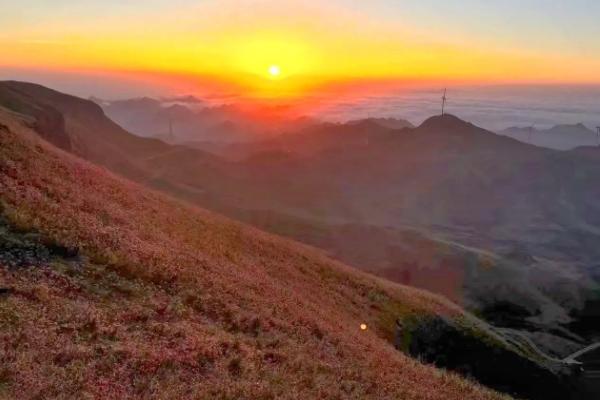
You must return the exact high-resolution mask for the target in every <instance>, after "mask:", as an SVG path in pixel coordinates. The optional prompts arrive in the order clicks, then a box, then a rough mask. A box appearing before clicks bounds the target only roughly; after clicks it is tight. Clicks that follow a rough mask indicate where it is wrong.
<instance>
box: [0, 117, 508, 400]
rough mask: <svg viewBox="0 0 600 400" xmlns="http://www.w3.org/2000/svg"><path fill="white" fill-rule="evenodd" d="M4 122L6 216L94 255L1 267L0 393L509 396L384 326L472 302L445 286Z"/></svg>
mask: <svg viewBox="0 0 600 400" xmlns="http://www.w3.org/2000/svg"><path fill="white" fill-rule="evenodd" d="M0 123H2V124H4V125H6V127H7V128H8V129H3V128H1V127H0V199H1V200H2V202H3V204H4V206H3V208H4V210H3V213H4V214H5V215H7V216H8V218H9V219H10V221H11V222H12V223H13V224H14V225H15V226H18V227H20V228H21V229H24V230H28V231H35V232H40V233H42V234H43V235H45V236H46V237H47V238H48V239H50V240H52V241H55V242H57V243H61V244H63V245H69V246H77V247H79V248H80V249H81V251H82V253H83V254H84V255H85V257H84V262H83V263H84V264H85V265H84V266H83V268H80V267H76V266H70V265H69V264H68V263H64V262H55V263H52V264H51V265H48V266H46V267H38V268H28V269H21V270H18V271H9V270H8V269H7V268H0V285H1V286H4V287H10V288H12V289H13V292H12V293H11V294H10V295H8V296H5V297H3V298H0V397H4V398H18V399H36V398H38V399H41V398H64V399H67V398H77V399H86V398H115V399H116V398H118V399H125V398H156V399H175V398H185V399H188V398H189V399H213V398H217V399H279V398H289V399H365V398H373V399H496V398H502V396H500V395H498V394H495V393H493V392H491V391H488V390H486V389H483V388H481V387H479V386H477V385H475V384H472V383H470V382H467V381H465V380H463V379H461V378H459V377H458V376H455V375H453V374H449V373H445V372H442V371H439V370H436V369H434V368H432V367H429V366H425V365H422V364H420V363H418V362H417V361H415V360H412V359H410V358H408V357H405V356H404V355H403V354H401V353H399V352H398V351H396V350H395V349H394V348H393V346H392V345H391V344H390V343H389V341H388V340H387V339H386V338H387V337H388V336H389V334H390V330H391V329H392V328H391V325H392V324H393V318H395V316H396V315H398V314H418V315H425V314H431V313H436V314H445V315H449V316H460V315H462V312H461V311H460V310H459V309H457V308H456V307H454V306H452V305H451V304H449V303H447V302H446V301H445V300H443V299H442V298H440V297H437V296H434V295H431V294H428V293H426V292H423V291H419V290H415V289H410V288H408V287H404V286H400V285H395V284H391V283H388V282H385V281H382V280H378V279H376V278H374V277H371V276H369V275H366V274H363V273H360V272H357V271H355V270H353V269H351V268H348V267H346V266H344V265H341V264H339V263H336V262H334V261H332V260H330V259H328V258H326V257H325V256H323V255H322V254H321V253H320V252H318V251H316V250H314V249H312V248H309V247H305V246H302V245H299V244H296V243H293V242H290V241H287V240H284V239H282V238H279V237H275V236H272V235H269V234H266V233H263V232H261V231H258V230H255V229H252V228H250V227H247V226H244V225H242V224H239V223H235V222H232V221H230V220H227V219H225V218H222V217H220V216H217V215H214V214H211V213H209V212H207V211H204V210H201V209H198V208H195V207H192V206H190V205H187V204H184V203H182V202H178V201H176V200H173V199H171V198H168V197H166V196H165V195H161V194H158V193H155V192H152V191H149V190H146V189H143V188H141V187H140V186H137V185H135V184H132V183H130V182H127V181H125V180H123V179H120V178H118V177H115V176H113V175H111V174H110V173H108V172H106V171H105V170H103V169H101V168H98V167H95V166H92V165H90V164H88V163H86V162H83V161H81V160H79V159H76V158H75V157H72V156H70V155H68V154H66V153H63V152H61V151H59V150H57V149H55V148H53V147H51V146H50V145H48V144H46V143H44V142H42V141H41V140H40V139H39V138H37V137H36V136H35V134H34V133H33V132H31V131H30V130H29V129H28V128H27V127H25V126H24V125H23V124H21V123H20V122H19V121H18V120H17V119H16V118H14V117H13V116H11V115H9V114H8V113H7V112H4V111H2V109H0ZM361 323H366V324H367V325H368V327H369V329H367V330H366V331H361V330H360V324H361Z"/></svg>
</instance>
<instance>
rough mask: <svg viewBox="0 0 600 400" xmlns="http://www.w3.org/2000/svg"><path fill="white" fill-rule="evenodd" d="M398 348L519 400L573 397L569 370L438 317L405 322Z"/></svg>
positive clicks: (398, 337) (561, 399) (398, 339)
mask: <svg viewBox="0 0 600 400" xmlns="http://www.w3.org/2000/svg"><path fill="white" fill-rule="evenodd" d="M401 329H402V332H400V333H397V335H396V337H397V339H396V340H397V343H396V347H397V348H399V349H401V350H403V351H405V352H407V353H408V354H410V355H411V356H413V357H415V358H419V359H421V360H423V361H424V362H427V363H432V364H435V365H436V366H437V367H440V368H446V369H448V370H452V371H455V372H457V373H459V374H461V375H464V376H467V377H470V378H473V379H474V380H477V381H478V382H480V383H481V384H483V385H486V386H488V387H491V388H493V389H496V390H498V391H500V392H504V393H508V394H511V395H513V396H516V397H519V398H527V399H540V400H542V399H543V400H550V399H557V400H563V399H568V398H569V396H570V393H573V384H572V383H571V382H572V375H573V373H574V372H573V371H571V368H570V367H568V366H566V365H562V364H560V363H554V364H553V363H551V362H550V361H548V360H535V359H534V358H533V357H531V356H530V355H526V354H522V353H520V352H519V351H517V350H516V349H513V348H511V346H509V345H507V344H506V343H503V342H502V340H500V339H499V340H498V342H497V343H494V341H493V340H491V339H490V338H489V337H485V338H484V337H483V335H481V336H482V337H477V332H476V331H474V330H471V331H469V330H465V329H464V328H462V327H459V326H458V325H457V324H456V322H453V321H449V320H446V319H443V318H440V317H436V318H430V319H427V320H421V321H418V322H414V321H413V322H412V323H409V324H407V323H404V324H403V326H402V328H401Z"/></svg>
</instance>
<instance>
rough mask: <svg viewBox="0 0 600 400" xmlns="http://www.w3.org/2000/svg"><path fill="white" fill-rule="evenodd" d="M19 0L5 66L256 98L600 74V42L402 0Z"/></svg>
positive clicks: (7, 30) (6, 38)
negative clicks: (579, 41) (445, 21)
mask: <svg viewBox="0 0 600 400" xmlns="http://www.w3.org/2000/svg"><path fill="white" fill-rule="evenodd" d="M23 1H24V2H25V3H32V5H33V4H36V5H37V7H38V8H30V9H28V10H25V8H23V9H18V8H17V7H18V5H17V6H15V5H11V6H9V9H8V13H5V14H4V17H0V47H1V48H2V52H3V57H2V59H1V60H0V65H4V66H11V67H23V68H46V69H54V70H73V71H87V70H90V71H98V70H102V71H114V72H115V73H117V72H118V73H121V74H123V73H126V74H127V73H129V74H131V75H135V74H138V73H140V72H143V73H144V74H155V76H160V77H162V78H161V79H172V80H173V82H179V83H180V84H181V83H182V82H188V84H193V82H194V81H196V82H202V83H203V84H204V85H206V84H212V85H213V86H215V87H218V88H220V89H223V90H232V91H236V92H240V93H243V94H245V95H248V96H261V97H265V96H266V97H269V96H271V97H285V96H297V95H302V94H303V93H306V92H307V91H311V90H315V89H316V88H322V87H323V86H324V85H327V86H329V87H332V86H335V87H339V86H340V85H342V86H344V85H345V86H348V84H351V85H355V84H356V83H357V82H390V81H401V82H429V81H441V82H452V81H468V82H487V83H503V82H548V83H558V82H560V83H586V82H600V56H598V55H597V54H595V52H592V54H588V55H587V56H585V54H581V51H574V50H572V49H573V48H574V47H569V46H568V43H558V44H559V45H560V46H559V45H556V40H555V41H554V42H553V43H555V44H553V43H544V42H539V41H538V42H536V41H531V38H523V40H519V38H518V37H516V38H513V37H512V36H511V32H510V31H511V29H513V27H511V26H510V25H506V26H502V25H501V27H502V28H503V29H504V30H506V32H504V31H503V30H497V27H496V30H497V32H496V34H495V35H489V32H487V31H486V30H485V29H484V30H482V31H481V32H478V31H477V30H476V29H477V25H475V27H474V28H473V30H471V31H469V30H468V29H466V28H464V29H463V28H461V26H462V25H458V24H457V27H456V28H452V26H449V27H448V30H447V31H446V32H443V31H441V30H440V27H439V25H438V24H437V22H436V19H435V18H434V17H435V15H433V16H429V17H428V16H427V15H424V16H421V17H419V18H416V16H418V15H416V13H418V12H419V10H416V11H415V10H414V9H411V10H412V11H411V12H412V13H413V14H409V13H408V12H406V13H402V8H401V7H400V8H397V7H396V5H397V4H399V5H401V3H403V2H402V1H399V2H395V3H394V4H393V5H392V3H393V2H390V3H389V4H390V5H389V7H392V6H394V7H396V8H393V10H394V11H397V12H398V13H397V15H395V16H394V17H390V16H389V15H386V12H385V10H386V9H384V11H381V10H380V8H382V6H383V5H387V3H388V2H386V1H381V2H379V3H378V2H374V4H376V3H377V6H378V7H379V8H377V9H375V6H373V7H372V8H373V9H366V8H360V7H357V6H352V5H351V4H350V3H351V2H348V1H345V0H335V1H331V2H330V3H328V4H330V5H328V6H324V5H322V4H320V3H322V2H317V1H309V0H306V1H303V2H300V1H287V2H281V1H280V2H275V1H269V0H264V1H254V2H251V1H231V0H220V1H218V2H217V1H204V2H202V1H187V0H173V1H170V2H166V1H162V0H148V1H145V2H143V5H142V2H133V3H135V7H133V6H131V7H126V6H122V5H117V3H119V2H116V1H114V0H107V1H104V2H94V1H81V2H79V3H77V2H72V1H69V0H60V1H56V2H55V3H53V4H54V6H49V5H48V4H46V5H43V4H42V3H43V2H41V1H38V2H36V1H35V0H23ZM424 2H427V1H426V0H424ZM113 3H114V4H113ZM121 3H127V4H129V2H121ZM467 3H468V2H467ZM31 7H33V6H31ZM413 8H414V6H413ZM11 9H12V12H13V13H14V16H13V18H8V17H7V15H10V14H11ZM390 10H391V9H390ZM540 11H543V10H540ZM31 13H33V14H31ZM479 17H481V16H478V18H479ZM427 18H430V20H429V21H428V20H425V21H424V19H427ZM415 20H417V21H415ZM3 22H4V23H3ZM468 22H469V21H468V20H466V22H465V24H467V23H468ZM465 26H467V27H468V26H470V25H468V24H467V25H465ZM492 28H493V27H492ZM526 34H527V32H523V35H526ZM526 39H530V40H529V41H528V40H526ZM561 46H562V47H561ZM273 65H276V66H278V67H279V68H280V71H281V73H280V74H279V75H278V76H276V77H275V76H271V75H270V74H269V73H268V70H269V68H270V67H271V66H273ZM128 71H129V72H128ZM182 77H185V79H182Z"/></svg>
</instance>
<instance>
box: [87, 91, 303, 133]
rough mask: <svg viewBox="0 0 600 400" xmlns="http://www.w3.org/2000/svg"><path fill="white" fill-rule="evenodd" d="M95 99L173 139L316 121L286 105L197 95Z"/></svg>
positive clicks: (136, 127) (115, 114)
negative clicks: (208, 100) (224, 101)
mask: <svg viewBox="0 0 600 400" xmlns="http://www.w3.org/2000/svg"><path fill="white" fill-rule="evenodd" d="M93 101H94V102H96V103H97V104H98V105H100V106H101V107H102V108H103V110H104V111H105V112H106V114H107V115H108V116H109V117H110V118H111V119H113V120H114V121H116V122H117V123H118V124H119V125H121V126H122V127H123V128H125V129H127V130H128V131H130V132H132V133H135V134H136V135H139V136H144V137H155V138H160V139H162V140H164V141H166V142H170V143H185V142H189V143H195V142H212V143H217V144H218V143H231V142H240V141H252V140H256V139H257V138H259V137H263V138H264V137H268V136H272V135H276V134H278V133H280V131H281V130H283V129H286V130H293V129H300V128H303V127H305V126H308V125H310V124H312V123H313V122H314V121H312V120H311V119H309V118H295V117H290V116H289V115H288V114H287V113H286V109H282V108H277V107H262V108H260V109H258V110H244V109H242V108H240V107H238V106H235V105H222V106H207V105H206V104H204V103H203V102H202V100H200V99H198V98H196V97H193V96H184V97H172V98H162V99H152V98H147V97H145V98H137V99H127V100H116V101H106V100H101V99H93Z"/></svg>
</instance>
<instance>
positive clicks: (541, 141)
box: [498, 124, 600, 150]
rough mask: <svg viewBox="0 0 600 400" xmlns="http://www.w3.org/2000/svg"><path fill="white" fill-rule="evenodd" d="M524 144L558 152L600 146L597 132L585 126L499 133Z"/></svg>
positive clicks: (522, 129)
mask: <svg viewBox="0 0 600 400" xmlns="http://www.w3.org/2000/svg"><path fill="white" fill-rule="evenodd" d="M498 133H499V134H501V135H505V136H509V137H512V138H514V139H517V140H519V141H521V142H524V143H530V144H534V145H536V146H541V147H547V148H550V149H556V150H572V149H574V148H577V147H580V146H600V138H598V134H597V132H596V131H595V130H591V129H589V128H588V127H586V126H585V125H583V124H574V125H555V126H554V127H552V128H549V129H537V128H535V127H533V126H532V127H511V128H507V129H505V130H502V131H500V132H498Z"/></svg>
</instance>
